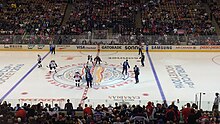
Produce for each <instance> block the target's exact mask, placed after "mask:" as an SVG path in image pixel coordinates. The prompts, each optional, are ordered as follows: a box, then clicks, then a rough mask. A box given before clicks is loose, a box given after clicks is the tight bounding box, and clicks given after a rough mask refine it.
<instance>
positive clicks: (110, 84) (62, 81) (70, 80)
mask: <svg viewBox="0 0 220 124" xmlns="http://www.w3.org/2000/svg"><path fill="white" fill-rule="evenodd" d="M89 68H90V73H91V74H92V76H93V88H94V89H109V88H116V87H118V86H124V85H126V84H128V83H131V82H133V80H132V79H131V78H130V77H132V75H133V73H132V72H128V75H127V77H126V78H124V75H123V74H122V67H121V65H116V64H105V65H100V66H89ZM75 72H80V74H81V76H82V80H81V86H80V88H78V87H75V79H74V75H75ZM85 73H86V72H85V64H84V63H79V64H72V65H66V66H63V67H60V68H59V69H57V73H51V74H50V73H48V74H46V79H47V80H48V82H50V83H51V84H53V85H56V86H59V87H62V88H66V89H74V88H77V89H81V88H83V87H85V86H86V79H85Z"/></svg>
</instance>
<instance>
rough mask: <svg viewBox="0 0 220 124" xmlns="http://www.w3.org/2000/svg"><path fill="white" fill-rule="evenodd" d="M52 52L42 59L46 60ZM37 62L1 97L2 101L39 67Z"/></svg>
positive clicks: (0, 100)
mask: <svg viewBox="0 0 220 124" xmlns="http://www.w3.org/2000/svg"><path fill="white" fill-rule="evenodd" d="M49 53H50V52H48V53H47V54H46V55H45V56H44V57H43V58H42V60H44V59H45V58H46V57H47V55H49ZM37 64H38V63H36V64H35V65H34V66H33V67H32V68H31V69H30V70H29V71H28V72H27V73H26V74H25V75H24V76H23V77H22V78H21V79H20V80H19V81H18V82H17V83H16V84H15V85H14V86H13V87H12V88H11V89H10V90H9V91H8V92H7V93H6V94H5V95H4V96H3V97H2V98H1V99H0V103H1V102H2V101H3V100H4V99H5V98H6V97H7V96H8V95H9V94H10V93H11V92H12V91H13V90H14V89H15V88H16V87H17V86H18V85H19V84H20V83H21V82H22V81H23V80H24V79H25V78H26V77H27V76H28V75H29V74H30V73H31V72H32V71H33V70H34V69H35V68H36V67H37Z"/></svg>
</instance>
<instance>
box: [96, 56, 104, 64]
mask: <svg viewBox="0 0 220 124" xmlns="http://www.w3.org/2000/svg"><path fill="white" fill-rule="evenodd" d="M94 61H95V65H96V64H97V63H99V65H100V62H102V60H101V58H100V57H99V56H96V57H95V58H94Z"/></svg>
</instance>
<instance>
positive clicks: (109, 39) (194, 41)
mask: <svg viewBox="0 0 220 124" xmlns="http://www.w3.org/2000/svg"><path fill="white" fill-rule="evenodd" d="M99 35H100V34H99ZM103 37H104V38H102V37H99V36H94V33H93V34H91V33H86V34H84V35H53V36H43V35H0V44H51V43H54V44H73V45H77V44H86V45H95V44H105V45H106V44H114V45H123V44H126V45H138V44H140V43H146V44H149V45H219V44H220V37H219V36H217V35H201V36H194V35H120V34H107V36H103Z"/></svg>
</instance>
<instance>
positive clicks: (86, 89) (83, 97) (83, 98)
mask: <svg viewBox="0 0 220 124" xmlns="http://www.w3.org/2000/svg"><path fill="white" fill-rule="evenodd" d="M99 53H100V45H97V54H96V56H99ZM84 68H85V67H84ZM94 70H95V63H93V66H92V68H91V71H90V72H91V74H93V73H94ZM88 90H89V88H88V87H85V89H84V91H83V95H82V98H81V101H80V104H81V105H83V104H84V101H85V100H86V99H87V98H88V97H87V93H88Z"/></svg>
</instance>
